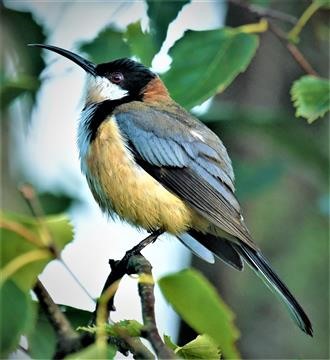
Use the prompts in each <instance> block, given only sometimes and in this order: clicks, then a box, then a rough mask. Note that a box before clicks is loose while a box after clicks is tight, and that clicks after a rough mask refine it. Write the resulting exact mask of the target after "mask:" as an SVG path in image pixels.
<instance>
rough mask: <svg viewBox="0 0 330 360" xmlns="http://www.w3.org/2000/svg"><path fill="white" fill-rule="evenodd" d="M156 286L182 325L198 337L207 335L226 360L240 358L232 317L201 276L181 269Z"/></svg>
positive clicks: (236, 332) (236, 331) (194, 271)
mask: <svg viewBox="0 0 330 360" xmlns="http://www.w3.org/2000/svg"><path fill="white" fill-rule="evenodd" d="M158 285H159V287H160V289H161V291H162V293H163V295H164V296H165V298H166V299H167V301H168V302H169V303H170V304H172V306H173V308H174V309H175V310H176V311H177V313H178V314H179V315H180V316H181V317H182V318H183V319H184V321H185V322H186V323H188V324H189V325H190V326H191V327H192V328H194V329H195V330H196V331H197V332H198V333H199V334H207V335H209V336H210V337H211V339H212V340H213V341H214V343H215V344H216V345H218V346H219V348H220V349H221V351H222V353H223V354H224V356H225V357H226V358H230V359H239V358H240V355H239V353H238V350H237V349H236V347H235V341H236V340H237V339H238V336H239V332H238V330H237V328H236V327H235V325H234V323H233V319H234V315H233V313H232V312H231V310H230V309H229V308H228V306H227V305H226V304H225V303H224V302H223V300H222V299H221V298H220V297H219V295H218V294H217V292H216V290H215V289H214V288H213V287H212V285H211V284H209V283H208V281H207V280H206V278H204V277H203V276H202V274H200V273H198V272H197V271H196V270H193V269H190V270H183V271H180V272H178V273H176V274H172V275H167V276H165V277H163V278H161V279H160V280H159V281H158ZM187 299H189V301H188V302H187ZM186 346H187V344H186ZM207 358H209V357H205V359H207Z"/></svg>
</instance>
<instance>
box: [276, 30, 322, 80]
mask: <svg viewBox="0 0 330 360" xmlns="http://www.w3.org/2000/svg"><path fill="white" fill-rule="evenodd" d="M269 30H270V31H271V32H272V33H273V34H274V35H275V36H276V37H277V38H278V39H279V40H280V41H281V43H282V44H283V45H284V46H286V48H287V49H288V50H289V52H290V54H291V55H292V57H293V59H294V60H295V61H296V62H297V63H298V65H299V66H300V67H301V68H302V69H303V70H304V71H305V73H306V74H309V75H313V76H319V74H318V73H317V72H316V71H315V70H314V69H313V67H312V65H311V64H310V63H309V62H308V61H307V59H306V58H305V56H304V55H303V54H302V52H301V51H300V50H299V49H298V47H297V46H296V45H294V44H293V43H291V42H289V41H288V38H287V36H286V34H285V33H284V32H283V31H282V30H281V29H280V28H279V27H277V26H276V25H274V24H271V23H270V24H269Z"/></svg>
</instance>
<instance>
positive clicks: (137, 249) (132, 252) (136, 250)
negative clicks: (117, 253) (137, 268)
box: [122, 229, 164, 260]
mask: <svg viewBox="0 0 330 360" xmlns="http://www.w3.org/2000/svg"><path fill="white" fill-rule="evenodd" d="M163 233H164V230H162V229H158V230H155V231H153V232H152V233H151V234H150V235H149V236H147V237H146V238H145V239H143V240H142V241H141V242H139V243H138V244H137V245H136V246H134V247H133V248H132V249H131V250H128V251H127V252H126V254H125V256H124V258H123V259H122V260H124V259H125V257H128V258H130V257H131V256H133V255H137V254H139V253H140V252H141V251H142V250H143V249H144V248H145V247H146V246H148V245H149V244H152V243H154V242H155V241H156V240H157V239H158V237H159V236H160V235H161V234H163Z"/></svg>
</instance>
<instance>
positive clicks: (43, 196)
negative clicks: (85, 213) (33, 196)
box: [38, 192, 77, 215]
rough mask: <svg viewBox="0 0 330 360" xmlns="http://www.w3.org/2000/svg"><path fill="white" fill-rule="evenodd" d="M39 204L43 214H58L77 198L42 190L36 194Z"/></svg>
mask: <svg viewBox="0 0 330 360" xmlns="http://www.w3.org/2000/svg"><path fill="white" fill-rule="evenodd" d="M38 198H39V200H40V205H41V207H42V209H43V211H44V213H45V214H47V215H50V214H60V213H64V212H65V211H67V210H68V208H69V207H70V206H71V205H72V203H73V202H74V201H77V199H75V198H73V197H71V196H70V195H67V194H61V193H50V192H43V193H40V194H38Z"/></svg>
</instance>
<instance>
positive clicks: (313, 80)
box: [290, 75, 330, 124]
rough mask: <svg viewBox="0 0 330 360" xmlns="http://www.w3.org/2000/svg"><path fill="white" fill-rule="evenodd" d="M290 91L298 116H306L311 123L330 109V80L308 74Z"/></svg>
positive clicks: (294, 84) (295, 83)
mask: <svg viewBox="0 0 330 360" xmlns="http://www.w3.org/2000/svg"><path fill="white" fill-rule="evenodd" d="M290 93H291V97H292V101H293V104H294V106H295V108H296V117H299V116H301V117H304V118H305V119H307V121H308V123H310V124H311V123H312V122H313V121H315V120H316V119H317V118H319V117H322V116H324V115H325V113H326V112H328V111H329V110H330V82H329V80H326V79H321V78H318V77H315V76H311V75H306V76H303V77H301V78H300V79H299V80H296V81H295V82H294V83H293V86H292V88H291V91H290Z"/></svg>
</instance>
